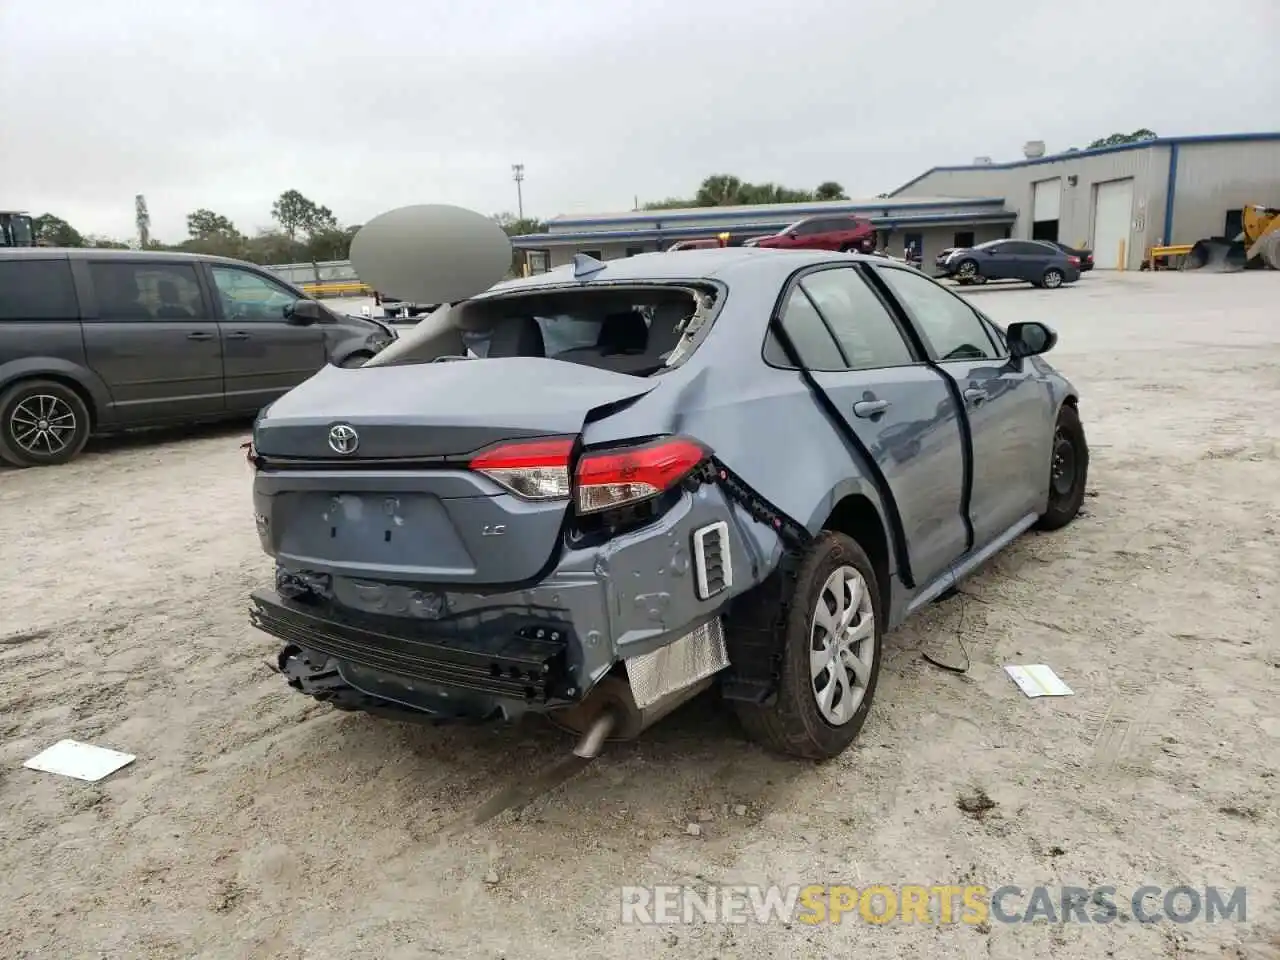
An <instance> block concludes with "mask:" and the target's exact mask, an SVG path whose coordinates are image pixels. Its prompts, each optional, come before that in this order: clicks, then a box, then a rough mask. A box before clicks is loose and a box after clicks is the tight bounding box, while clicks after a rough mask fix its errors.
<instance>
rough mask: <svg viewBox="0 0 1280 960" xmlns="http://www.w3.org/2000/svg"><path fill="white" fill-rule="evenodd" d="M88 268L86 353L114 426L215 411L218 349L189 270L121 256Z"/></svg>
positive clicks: (219, 405) (185, 265)
mask: <svg viewBox="0 0 1280 960" xmlns="http://www.w3.org/2000/svg"><path fill="white" fill-rule="evenodd" d="M87 268H88V279H89V286H90V290H91V294H90V302H89V304H88V305H87V306H86V308H85V310H84V323H83V326H82V329H83V330H84V346H85V355H86V357H87V358H88V361H89V366H90V368H91V369H92V370H93V371H94V372H95V373H97V374H98V376H100V377H101V378H102V379H103V381H104V382H105V383H106V385H107V389H108V390H110V391H111V402H112V405H113V406H114V408H115V413H116V416H117V418H118V419H119V421H120V423H121V424H124V425H140V424H150V423H161V422H164V421H167V420H181V419H186V418H193V417H201V416H209V415H215V414H220V413H222V412H223V410H224V409H225V408H224V406H223V399H222V344H221V342H220V341H219V337H218V322H217V320H215V319H214V316H213V310H212V306H211V304H210V303H209V300H208V297H207V296H206V295H205V293H204V291H203V289H202V288H201V285H200V281H199V275H198V273H197V271H196V266H195V264H194V263H192V262H183V261H178V260H155V261H149V260H134V259H124V258H121V259H118V260H117V259H112V260H106V259H104V260H90V261H88V264H87Z"/></svg>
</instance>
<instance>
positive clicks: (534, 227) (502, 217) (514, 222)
mask: <svg viewBox="0 0 1280 960" xmlns="http://www.w3.org/2000/svg"><path fill="white" fill-rule="evenodd" d="M493 220H494V222H496V223H497V224H498V226H500V227H501V228H502V229H503V231H505V232H506V234H507V236H508V237H520V236H524V235H525V234H528V233H546V232H547V225H546V223H544V222H543V221H541V220H535V219H534V218H533V217H524V218H523V219H521V218H520V217H517V216H516V215H515V214H513V213H510V212H504V213H495V214H494V215H493Z"/></svg>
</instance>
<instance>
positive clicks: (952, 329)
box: [874, 267, 1000, 361]
mask: <svg viewBox="0 0 1280 960" xmlns="http://www.w3.org/2000/svg"><path fill="white" fill-rule="evenodd" d="M874 269H875V270H876V272H877V273H878V274H879V275H880V278H881V279H882V280H884V282H885V283H886V284H887V285H888V287H889V289H890V290H891V291H893V295H894V296H895V297H897V298H898V300H899V301H900V302H901V303H902V305H903V306H904V307H906V309H907V312H908V313H909V314H911V318H912V320H914V321H915V324H916V329H917V330H918V331H919V332H920V335H921V336H922V337H923V338H924V339H925V341H926V342H927V343H928V344H929V345H930V346H931V347H932V348H933V352H934V354H935V356H937V358H938V359H939V360H943V361H945V360H983V359H995V358H996V357H998V356H999V355H1000V353H999V351H998V350H997V349H996V346H995V344H994V343H992V342H991V337H990V336H989V335H988V333H987V329H986V327H985V326H984V325H983V323H982V321H981V320H980V319H978V315H977V314H976V313H974V312H973V308H972V307H970V306H969V304H967V303H965V301H964V300H962V299H961V298H960V297H958V296H956V295H955V294H954V293H951V292H950V291H948V290H946V289H944V288H943V287H941V286H939V285H938V284H936V283H934V282H933V281H932V280H930V279H928V278H927V277H925V276H923V275H922V274H919V273H916V272H914V271H910V270H899V269H894V268H892V267H875V268H874Z"/></svg>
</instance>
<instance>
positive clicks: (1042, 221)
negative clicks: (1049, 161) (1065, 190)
mask: <svg viewBox="0 0 1280 960" xmlns="http://www.w3.org/2000/svg"><path fill="white" fill-rule="evenodd" d="M1061 196H1062V180H1061V178H1059V177H1054V178H1053V179H1052V180H1041V181H1040V182H1039V183H1033V184H1032V185H1031V239H1032V240H1048V241H1050V242H1053V241H1056V240H1057V239H1058V205H1059V199H1060V198H1061Z"/></svg>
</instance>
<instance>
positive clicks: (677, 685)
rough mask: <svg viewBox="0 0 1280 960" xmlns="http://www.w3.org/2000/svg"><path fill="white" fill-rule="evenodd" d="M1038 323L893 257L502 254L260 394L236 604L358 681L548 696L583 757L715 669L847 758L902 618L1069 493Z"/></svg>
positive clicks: (441, 691)
mask: <svg viewBox="0 0 1280 960" xmlns="http://www.w3.org/2000/svg"><path fill="white" fill-rule="evenodd" d="M556 323H562V324H566V325H567V326H566V332H571V333H572V336H565V337H553V336H551V335H550V333H549V329H548V325H549V324H550V325H554V324H556ZM570 327H571V328H572V329H571V330H570V329H569V328H570ZM584 331H586V333H585V334H584ZM1055 341H1056V335H1055V334H1054V332H1053V331H1052V330H1051V329H1049V328H1048V327H1047V326H1045V325H1044V324H1042V323H1039V322H1036V321H1034V320H1030V321H1028V322H1024V323H1016V324H1013V325H1011V326H1010V327H1008V328H1007V329H1003V328H1001V327H1000V326H998V325H997V324H995V323H993V322H992V321H991V320H989V319H988V318H987V317H986V316H984V315H983V314H982V313H981V312H980V311H979V310H977V309H975V308H974V307H973V306H972V305H971V304H970V303H968V302H966V301H965V300H964V299H962V298H960V297H958V296H956V295H955V294H953V293H952V292H951V291H950V290H948V289H947V288H945V287H943V286H942V285H940V284H938V283H937V282H935V281H934V280H932V279H930V278H928V277H926V276H925V275H923V274H922V273H920V272H919V271H917V270H915V269H912V268H910V267H907V266H905V265H902V264H899V263H896V262H893V261H891V260H888V259H886V258H880V257H862V256H850V255H847V254H838V253H829V252H821V251H783V250H761V249H751V248H736V249H734V248H729V249H715V250H693V251H682V252H680V253H676V254H667V253H658V254H645V255H640V256H635V257H631V258H627V259H624V260H613V261H609V262H607V263H600V262H598V261H595V260H592V259H591V258H589V257H584V256H579V257H578V258H577V260H576V262H575V264H574V265H572V266H569V267H563V268H557V269H556V270H553V271H551V272H550V273H546V274H543V275H540V276H536V277H531V278H527V279H521V280H516V281H511V282H506V283H502V284H499V285H497V286H496V287H494V288H492V289H490V290H489V291H487V292H485V293H483V294H480V295H479V296H476V297H474V298H472V299H470V300H466V301H463V302H460V303H454V304H453V305H452V306H445V307H441V309H440V310H439V311H437V312H436V313H435V314H433V315H432V316H431V317H429V318H427V320H425V321H423V323H422V324H421V325H420V326H419V327H418V328H417V329H415V330H414V331H412V332H410V333H409V334H407V335H406V336H405V337H403V338H402V339H401V341H399V342H398V343H397V344H395V345H393V346H392V347H390V348H388V349H387V350H386V351H384V352H383V353H382V354H380V355H379V356H378V357H376V358H374V360H372V361H371V362H370V363H369V364H368V365H366V366H364V367H362V368H359V369H342V368H338V367H328V368H326V369H324V370H323V371H321V372H320V373H319V374H317V375H316V376H315V377H313V378H312V379H311V380H309V381H308V382H306V383H304V384H303V385H301V386H300V387H298V388H296V389H295V390H293V391H292V392H290V393H289V394H288V395H286V396H285V397H283V398H281V399H280V400H277V401H276V402H275V403H273V404H272V405H271V406H270V407H269V408H267V409H266V410H265V411H264V412H263V414H262V415H261V417H260V418H259V420H258V422H257V424H256V426H255V429H254V436H253V446H252V450H251V460H252V462H253V464H254V466H255V470H256V476H255V482H254V505H255V512H256V518H257V525H258V532H259V536H260V538H261V542H262V547H263V549H264V550H265V551H266V552H267V553H268V554H270V555H271V556H272V557H274V558H275V561H276V577H275V584H274V586H273V587H272V588H270V589H263V590H259V591H257V592H256V593H255V594H254V595H253V614H252V616H253V622H254V623H255V624H256V625H257V626H258V627H259V628H260V629H261V630H264V631H266V632H267V633H269V634H271V635H273V636H275V637H277V638H278V639H279V640H280V641H281V642H282V643H283V647H282V649H281V650H280V653H279V658H278V663H279V667H280V670H281V672H282V673H283V674H284V675H285V677H286V678H287V679H288V681H289V683H290V684H291V685H292V686H294V687H295V688H296V689H298V690H300V691H302V692H303V693H306V694H309V695H311V696H313V697H317V698H319V699H321V700H325V701H328V702H330V703H332V704H333V705H334V706H336V707H340V708H344V709H363V710H369V711H372V712H375V713H387V714H390V715H394V716H399V717H407V718H411V719H419V720H423V721H428V722H446V721H470V722H480V721H489V720H498V719H507V720H510V719H514V718H516V717H518V716H520V715H521V714H523V713H526V712H529V711H536V712H541V713H546V714H549V715H550V716H551V718H552V719H553V720H555V721H556V722H558V723H560V724H562V725H563V726H565V727H567V728H570V729H572V730H574V731H576V732H578V733H579V734H580V735H581V736H582V741H581V742H580V744H579V746H578V751H579V753H580V754H582V755H591V754H593V753H594V752H595V751H596V750H598V749H599V747H600V744H601V742H602V741H603V740H605V739H606V738H609V737H627V736H634V735H636V734H638V733H639V732H640V731H641V730H643V729H644V728H645V727H647V726H648V725H649V724H651V723H653V722H654V721H655V720H656V719H658V718H659V717H661V716H663V715H664V714H666V713H668V712H670V710H672V709H674V708H675V707H676V706H678V705H679V704H681V703H682V702H684V701H686V700H687V699H689V698H690V697H691V696H693V695H695V694H697V693H698V692H700V691H702V690H705V689H707V688H708V687H710V686H715V687H716V688H718V690H719V693H720V695H721V696H722V698H723V699H724V701H726V702H728V703H731V704H732V705H733V707H734V708H735V709H736V711H737V713H738V714H739V715H740V717H741V719H742V722H743V724H744V726H745V728H746V730H747V731H749V733H750V734H751V735H752V736H753V737H756V738H758V739H759V740H760V741H762V742H764V743H766V744H768V745H770V746H772V747H774V748H776V749H778V750H780V751H783V752H785V753H789V754H792V755H797V756H801V757H809V758H819V759H820V758H827V757H832V756H835V755H836V754H839V753H840V752H841V751H842V750H844V749H845V748H846V747H847V746H848V745H849V744H850V743H851V742H852V741H853V739H854V738H855V737H856V735H857V733H858V730H859V729H860V728H861V726H862V724H863V722H864V721H865V720H866V717H867V713H868V711H869V710H870V708H871V703H872V697H873V695H874V693H875V689H876V680H877V676H878V674H879V670H880V662H881V644H882V640H883V637H884V635H885V634H886V632H887V631H889V630H890V629H892V628H893V627H894V626H896V625H897V624H899V623H901V622H902V621H903V620H904V619H905V618H907V617H908V616H910V615H911V614H913V613H915V612H916V611H918V610H920V609H921V608H922V607H924V606H926V605H927V604H929V603H930V602H931V601H933V600H935V599H937V598H938V597H939V596H941V595H942V594H944V593H946V592H947V591H948V590H949V589H950V588H951V587H953V586H954V585H955V584H956V582H957V581H958V580H960V579H961V578H963V577H965V576H967V575H969V574H970V573H972V572H973V571H974V570H975V569H977V568H978V567H979V566H981V564H983V563H984V562H985V561H986V560H988V559H989V558H990V557H991V556H992V555H993V554H994V553H995V552H997V551H998V550H1000V549H1001V548H1003V547H1004V546H1006V545H1007V544H1009V543H1010V541H1012V540H1013V539H1014V538H1015V537H1017V536H1018V535H1019V534H1021V533H1023V532H1024V531H1026V530H1028V529H1029V528H1031V527H1033V526H1034V527H1039V528H1041V529H1050V530H1051V529H1055V528H1058V527H1062V526H1064V525H1065V524H1067V523H1069V522H1070V521H1071V520H1072V519H1073V518H1074V517H1075V516H1076V513H1077V511H1078V510H1079V509H1080V505H1081V502H1082V499H1083V497H1084V492H1085V483H1086V476H1087V471H1088V463H1089V450H1088V446H1087V444H1086V442H1085V435H1084V431H1083V429H1082V428H1081V423H1080V418H1079V414H1078V409H1077V404H1078V396H1079V394H1078V392H1077V391H1076V389H1075V388H1074V387H1073V386H1072V385H1071V384H1070V383H1069V382H1068V381H1067V380H1066V379H1065V378H1064V377H1062V376H1061V375H1060V374H1059V373H1057V372H1056V371H1055V370H1054V369H1053V368H1052V367H1051V366H1050V365H1049V364H1048V363H1046V362H1045V360H1044V359H1043V356H1042V355H1043V354H1044V353H1046V352H1047V351H1049V350H1050V349H1052V347H1053V346H1054V343H1055ZM478 343H483V348H481V349H475V348H474V347H475V345H476V344H478ZM469 345H470V346H471V347H472V349H470V350H469V349H468V346H469Z"/></svg>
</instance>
